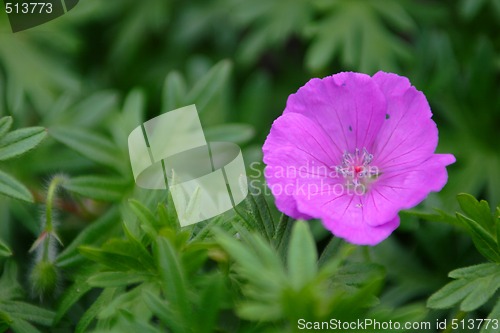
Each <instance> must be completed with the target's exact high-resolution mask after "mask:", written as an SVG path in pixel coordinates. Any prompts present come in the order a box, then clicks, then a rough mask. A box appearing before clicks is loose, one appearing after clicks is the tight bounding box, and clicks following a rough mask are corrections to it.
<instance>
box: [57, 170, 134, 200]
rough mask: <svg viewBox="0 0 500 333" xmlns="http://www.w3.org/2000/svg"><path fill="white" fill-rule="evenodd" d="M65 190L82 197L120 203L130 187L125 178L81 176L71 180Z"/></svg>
mask: <svg viewBox="0 0 500 333" xmlns="http://www.w3.org/2000/svg"><path fill="white" fill-rule="evenodd" d="M63 186H64V188H65V189H66V190H68V191H70V192H73V193H76V194H79V195H81V196H84V197H87V198H91V199H95V200H101V201H112V202H113V201H120V200H121V199H122V198H123V196H124V193H126V190H127V188H128V186H129V183H128V182H127V181H126V180H125V179H123V178H116V177H108V176H81V177H75V178H70V179H69V180H68V181H67V182H65V183H64V185H63Z"/></svg>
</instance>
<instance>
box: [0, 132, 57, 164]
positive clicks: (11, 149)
mask: <svg viewBox="0 0 500 333" xmlns="http://www.w3.org/2000/svg"><path fill="white" fill-rule="evenodd" d="M46 135H47V131H46V129H45V128H43V127H27V128H22V129H18V130H15V131H12V132H10V133H7V134H6V135H5V136H4V137H3V138H2V139H0V161H5V160H8V159H11V158H14V157H17V156H20V155H22V154H24V153H26V152H28V151H30V150H32V149H34V148H35V147H36V146H38V145H39V144H40V142H42V140H43V139H44V138H45V136H46Z"/></svg>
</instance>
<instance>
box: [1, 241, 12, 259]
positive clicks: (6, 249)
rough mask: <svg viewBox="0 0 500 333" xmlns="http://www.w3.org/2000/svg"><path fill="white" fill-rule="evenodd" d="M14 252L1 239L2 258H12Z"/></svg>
mask: <svg viewBox="0 0 500 333" xmlns="http://www.w3.org/2000/svg"><path fill="white" fill-rule="evenodd" d="M11 255H12V250H11V249H9V247H8V246H7V244H5V243H4V242H3V241H2V240H1V239H0V257H10V256H11Z"/></svg>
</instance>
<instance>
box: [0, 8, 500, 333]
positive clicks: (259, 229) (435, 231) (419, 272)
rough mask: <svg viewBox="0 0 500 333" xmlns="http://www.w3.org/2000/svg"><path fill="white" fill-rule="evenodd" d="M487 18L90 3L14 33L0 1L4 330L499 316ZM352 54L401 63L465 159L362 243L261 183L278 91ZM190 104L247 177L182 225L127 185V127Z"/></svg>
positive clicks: (260, 328)
mask: <svg viewBox="0 0 500 333" xmlns="http://www.w3.org/2000/svg"><path fill="white" fill-rule="evenodd" d="M499 28H500V1H499V0H443V1H438V0H427V1H416V0H413V1H410V0H192V1H180V0H148V1H137V0H120V1H97V0H82V1H80V3H79V4H78V6H77V7H75V8H74V9H73V10H71V11H70V12H68V13H67V14H66V15H64V16H63V17H60V18H59V19H56V20H54V21H52V22H49V23H47V24H44V25H42V26H39V27H36V28H33V29H30V30H27V31H24V32H19V33H16V34H13V33H12V32H11V30H10V27H9V25H8V19H7V16H6V15H5V13H4V12H3V11H0V273H1V275H0V276H1V278H0V332H3V331H9V330H11V331H13V332H73V331H76V332H87V331H92V332H126V331H139V330H140V331H143V332H294V331H296V330H297V322H298V320H299V319H305V320H307V321H324V320H329V319H331V318H337V319H339V320H343V321H351V320H357V319H364V318H372V319H377V320H379V321H388V320H392V321H397V322H410V321H430V322H432V323H434V322H435V321H436V319H439V320H444V319H448V320H451V319H453V318H455V319H457V320H461V319H464V320H470V319H479V318H483V319H484V318H490V319H498V318H500V301H499V294H498V292H497V289H498V288H499V287H500V245H499V242H500V210H499V209H498V208H496V210H495V207H497V205H498V204H499V203H500V148H499V134H498V133H499V132H498V127H499V125H500V97H499V96H500V95H499V93H500V34H498V30H499ZM349 70H351V71H360V72H365V73H368V74H373V73H375V72H376V71H378V70H384V71H392V72H396V73H398V74H400V75H404V76H407V77H408V78H409V79H410V81H411V82H412V84H414V85H415V86H416V87H417V89H419V90H421V91H423V92H424V93H425V95H426V96H427V98H428V100H429V102H430V104H431V107H432V109H433V112H434V119H435V121H436V122H437V124H438V127H439V130H440V145H439V148H438V152H447V153H453V154H454V155H455V156H456V157H457V163H455V164H454V165H452V166H450V167H449V183H448V185H447V186H446V187H445V189H444V190H443V191H442V192H441V193H439V194H432V195H430V196H429V198H428V199H427V200H426V201H425V202H424V203H422V204H421V205H420V206H419V207H417V208H415V209H414V210H412V211H409V212H403V213H401V217H402V225H401V227H400V228H399V229H398V230H397V231H396V232H395V234H394V235H393V236H391V237H390V238H389V239H387V240H386V241H384V242H383V243H381V244H380V245H378V246H375V247H373V248H367V247H355V246H352V245H350V244H347V243H345V242H343V241H341V240H338V239H335V238H332V236H331V235H330V234H329V233H328V232H326V231H325V230H324V229H323V227H322V226H321V223H320V221H311V222H309V223H304V222H301V221H297V222H296V221H292V220H290V219H289V218H287V217H286V216H282V215H280V214H279V213H278V212H277V211H276V209H275V208H274V206H273V204H272V198H270V197H269V196H268V195H266V194H265V193H264V192H265V191H263V190H264V188H263V187H258V186H257V184H262V179H261V178H262V177H261V172H260V170H262V167H263V166H262V164H261V163H260V161H261V145H262V143H263V141H264V139H265V137H266V135H267V134H268V132H269V129H270V126H271V124H272V121H273V120H274V119H275V118H277V117H278V116H279V115H280V114H281V112H282V111H283V109H284V106H285V102H286V99H287V97H288V95H289V94H290V93H293V92H295V91H296V90H297V89H298V88H299V87H300V86H302V85H303V84H304V83H305V82H307V80H308V79H310V78H311V77H323V76H326V75H330V74H333V73H337V72H340V71H349ZM192 103H195V104H196V105H197V108H198V110H199V112H200V116H201V120H202V124H203V126H204V128H205V129H206V135H207V139H208V140H224V141H232V142H236V143H238V144H239V145H240V146H241V147H242V148H243V153H244V158H245V162H246V164H247V171H248V174H249V176H250V180H251V181H254V182H253V183H251V185H253V186H252V187H253V193H252V194H251V195H250V196H249V197H248V198H247V199H246V200H245V202H243V203H242V204H241V205H240V206H239V207H238V210H237V212H236V214H225V215H223V216H220V217H218V218H215V219H213V220H210V221H207V222H204V223H201V224H199V225H195V226H192V227H188V228H183V229H180V228H179V227H178V222H177V220H176V215H175V210H174V209H173V207H172V205H171V204H170V203H169V202H171V200H169V198H168V196H167V194H166V193H157V192H155V191H144V190H140V189H138V188H136V187H135V186H134V182H133V179H132V174H131V170H130V166H129V165H130V164H129V159H128V151H127V136H128V134H129V133H130V131H131V130H132V129H134V128H135V127H136V126H138V125H139V124H141V123H142V122H143V121H144V120H147V119H150V118H152V117H154V116H156V115H158V114H161V113H163V112H167V111H169V110H172V109H175V108H177V107H181V106H185V105H188V104H192ZM55 175H56V177H55V178H53V177H54V176H55ZM259 177H260V181H257V180H259ZM54 179H56V180H57V182H56V183H54ZM49 183H51V184H56V185H57V186H56V185H54V187H53V189H54V192H53V193H54V194H55V195H56V198H57V200H47V198H48V197H50V193H51V192H50V191H51V190H50V189H51V187H50V186H49V185H48V184H49ZM23 184H24V185H23ZM460 193H462V194H460ZM463 193H469V194H470V195H469V194H463ZM457 195H458V197H457ZM475 198H478V199H484V200H486V201H487V202H489V204H488V203H487V202H486V201H480V202H479V201H477V200H476V199H475ZM164 203H169V204H167V205H164ZM52 208H53V209H52ZM51 209H52V210H53V211H54V213H55V215H54V216H52V217H50V216H51V214H47V213H48V212H49V211H50V210H51ZM42 211H44V212H45V213H42ZM457 211H458V212H459V213H456V212H457ZM49 220H50V221H49ZM43 231H45V232H46V233H43ZM44 235H46V236H44ZM47 235H48V236H47ZM235 235H236V237H235ZM37 238H38V241H37V242H35V240H37ZM57 238H60V240H61V241H62V243H63V244H64V245H58V244H57V242H55V240H56V239H57ZM34 242H35V244H34V251H32V252H29V250H30V248H31V247H32V244H33V243H34ZM45 243H46V244H48V245H50V251H49V252H50V253H49V255H48V257H47V258H44V257H43V253H44V252H43V251H44V250H43V247H42V245H41V244H45ZM40 262H44V263H49V264H48V265H47V266H43V267H48V268H46V269H45V268H43V267H42V266H38V264H39V263H40ZM40 267H42V268H40ZM52 269H53V270H54V271H55V273H54V274H52V273H51V272H53V271H52ZM54 281H57V282H54ZM48 291H50V292H48ZM372 331H373V330H372ZM372 331H370V330H364V332H372ZM387 331H388V332H389V330H387ZM401 331H404V330H393V331H391V332H401ZM431 331H432V332H437V331H438V330H437V329H435V327H433V329H432V330H431ZM451 331H452V327H449V328H448V330H447V332H451ZM463 331H467V330H466V329H459V330H457V332H463ZM469 331H471V332H478V331H479V329H478V328H475V329H472V330H469ZM480 331H481V333H485V332H496V330H495V329H493V328H492V327H489V328H486V327H485V326H483V327H482V328H481V330H480ZM344 332H348V330H344ZM409 332H411V330H409Z"/></svg>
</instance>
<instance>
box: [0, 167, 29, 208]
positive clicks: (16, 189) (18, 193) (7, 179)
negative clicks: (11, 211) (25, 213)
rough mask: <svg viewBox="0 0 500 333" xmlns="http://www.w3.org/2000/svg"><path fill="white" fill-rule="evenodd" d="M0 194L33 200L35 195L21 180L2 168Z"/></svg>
mask: <svg viewBox="0 0 500 333" xmlns="http://www.w3.org/2000/svg"><path fill="white" fill-rule="evenodd" d="M0 194H3V195H6V196H8V197H11V198H14V199H18V200H23V201H27V202H33V195H32V194H31V192H30V191H29V190H28V189H27V188H26V187H25V186H24V185H23V184H21V183H20V182H18V181H17V180H16V179H15V178H13V177H12V176H10V175H8V174H6V173H5V172H3V171H1V170H0Z"/></svg>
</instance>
